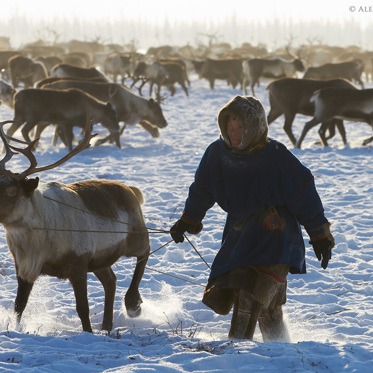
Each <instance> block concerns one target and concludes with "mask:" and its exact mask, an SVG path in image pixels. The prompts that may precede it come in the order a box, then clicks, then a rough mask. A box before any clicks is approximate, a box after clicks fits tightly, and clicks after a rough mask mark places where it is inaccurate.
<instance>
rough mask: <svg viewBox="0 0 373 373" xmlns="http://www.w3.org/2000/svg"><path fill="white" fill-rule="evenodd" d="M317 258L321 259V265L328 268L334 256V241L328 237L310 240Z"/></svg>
mask: <svg viewBox="0 0 373 373" xmlns="http://www.w3.org/2000/svg"><path fill="white" fill-rule="evenodd" d="M310 243H311V245H312V247H313V251H314V252H315V254H316V257H317V259H318V260H319V261H320V260H321V267H323V268H324V269H326V268H327V267H328V263H329V260H330V259H331V258H332V247H333V246H332V242H331V241H330V240H329V239H328V238H322V239H321V240H317V241H312V242H310Z"/></svg>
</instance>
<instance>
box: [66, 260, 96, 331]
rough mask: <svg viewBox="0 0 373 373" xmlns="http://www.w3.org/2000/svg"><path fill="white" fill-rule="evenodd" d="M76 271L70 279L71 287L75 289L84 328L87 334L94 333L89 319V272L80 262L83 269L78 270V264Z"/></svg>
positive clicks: (77, 305)
mask: <svg viewBox="0 0 373 373" xmlns="http://www.w3.org/2000/svg"><path fill="white" fill-rule="evenodd" d="M75 264H76V265H75V269H76V271H73V273H72V275H71V276H70V277H69V280H70V282H71V285H72V287H73V289H74V294H75V300H76V311H77V313H78V316H79V318H80V320H81V322H82V327H83V330H84V331H85V332H89V333H93V331H92V325H91V321H90V319H89V305H88V292H87V271H86V270H85V267H84V266H82V263H81V261H79V266H80V267H82V268H80V270H78V264H77V263H75Z"/></svg>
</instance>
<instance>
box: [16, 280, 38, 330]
mask: <svg viewBox="0 0 373 373" xmlns="http://www.w3.org/2000/svg"><path fill="white" fill-rule="evenodd" d="M17 281H18V289H17V296H16V300H15V303H14V313H15V314H16V316H17V323H20V321H21V317H22V314H23V311H24V310H25V308H26V304H27V301H28V298H29V296H30V293H31V290H32V287H33V285H34V283H31V282H28V281H26V280H23V279H21V277H19V276H17Z"/></svg>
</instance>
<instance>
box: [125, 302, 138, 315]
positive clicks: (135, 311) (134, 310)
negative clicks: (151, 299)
mask: <svg viewBox="0 0 373 373" xmlns="http://www.w3.org/2000/svg"><path fill="white" fill-rule="evenodd" d="M140 314H141V307H140V305H139V304H138V305H137V307H136V308H132V309H130V308H127V315H128V316H129V317H138V316H140Z"/></svg>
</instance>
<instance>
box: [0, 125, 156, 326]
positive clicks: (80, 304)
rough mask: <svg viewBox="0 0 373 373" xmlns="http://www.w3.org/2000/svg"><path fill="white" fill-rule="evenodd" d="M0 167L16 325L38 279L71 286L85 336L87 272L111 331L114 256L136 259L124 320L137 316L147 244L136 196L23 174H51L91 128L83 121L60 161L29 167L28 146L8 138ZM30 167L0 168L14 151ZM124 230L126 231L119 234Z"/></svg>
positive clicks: (110, 185)
mask: <svg viewBox="0 0 373 373" xmlns="http://www.w3.org/2000/svg"><path fill="white" fill-rule="evenodd" d="M7 123H12V122H11V121H6V122H2V123H0V136H1V139H2V141H3V142H4V145H5V148H6V154H5V157H4V158H3V159H2V160H1V161H0V223H1V224H2V225H3V226H4V228H5V232H6V239H7V243H8V246H9V250H10V252H11V254H12V256H13V258H14V262H15V267H16V275H17V281H18V289H17V296H16V299H15V306H14V311H15V314H16V316H17V321H18V322H20V320H21V316H22V313H23V311H24V309H25V307H26V304H27V301H28V298H29V295H30V292H31V290H32V287H33V284H34V282H35V281H36V279H37V278H38V276H39V275H49V276H54V277H58V278H60V279H68V280H69V281H70V283H71V284H72V287H73V290H74V293H75V299H76V310H77V313H78V315H79V317H80V320H81V323H82V327H83V330H84V331H87V332H91V333H92V326H91V322H90V318H89V305H88V297H87V273H88V272H93V273H94V274H95V276H96V277H97V278H98V279H99V280H100V282H101V283H102V285H103V287H104V291H105V306H104V316H103V323H102V329H103V330H107V331H110V330H111V329H112V325H113V307H114V297H115V291H116V276H115V274H114V272H113V270H112V269H111V266H112V265H113V264H114V263H115V262H116V261H117V260H118V259H119V258H120V257H121V256H126V257H136V258H137V264H136V268H135V271H134V275H133V278H132V281H131V284H130V286H129V288H128V291H127V293H126V295H125V306H126V309H127V313H128V315H129V316H131V317H134V316H138V315H139V314H140V312H141V307H140V304H141V303H142V300H141V296H140V293H139V289H138V288H139V284H140V281H141V279H142V276H143V273H144V270H145V265H146V262H147V257H148V255H149V250H150V244H149V235H148V231H147V229H146V226H145V223H144V218H143V215H142V210H141V204H142V203H143V195H142V192H141V191H140V190H139V189H138V188H136V187H128V186H126V185H124V184H121V183H119V182H115V181H107V180H84V181H78V182H75V183H72V184H62V183H59V182H49V183H46V184H42V185H40V186H39V178H38V177H36V178H31V179H29V178H28V176H30V175H32V174H34V173H37V172H42V171H47V170H51V169H53V168H56V167H58V166H60V165H62V164H63V163H65V162H66V161H67V160H69V159H70V158H72V157H73V156H75V155H76V154H78V153H80V152H81V151H82V150H84V149H86V148H88V147H89V146H90V140H91V138H92V137H93V136H94V135H91V125H90V123H89V121H88V120H87V123H86V125H85V135H84V139H83V140H82V142H81V143H80V144H79V145H78V146H77V147H76V148H74V149H73V150H72V151H70V152H69V153H68V154H67V155H66V156H64V157H63V158H62V159H60V160H59V161H57V162H55V163H53V164H51V165H48V166H44V167H36V166H37V161H36V158H35V156H34V154H33V153H32V151H31V149H32V148H33V145H34V143H35V141H37V140H34V141H32V142H30V143H29V144H28V145H27V147H26V148H24V149H21V148H16V147H14V146H11V145H9V143H8V141H7V140H13V141H17V142H19V143H23V144H27V143H25V142H23V141H20V140H16V139H14V138H12V137H9V136H7V135H5V133H4V130H3V126H4V125H5V124H7ZM14 151H15V152H18V153H21V154H23V155H25V156H26V157H27V158H28V160H29V161H30V166H29V168H28V169H26V170H25V171H23V172H21V173H14V172H12V171H10V170H7V169H5V164H6V163H7V162H8V161H9V160H10V159H11V158H12V157H13V155H14V154H17V153H15V152H14ZM123 227H125V228H123Z"/></svg>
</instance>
